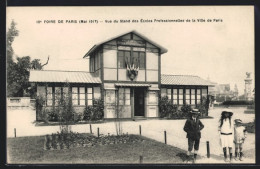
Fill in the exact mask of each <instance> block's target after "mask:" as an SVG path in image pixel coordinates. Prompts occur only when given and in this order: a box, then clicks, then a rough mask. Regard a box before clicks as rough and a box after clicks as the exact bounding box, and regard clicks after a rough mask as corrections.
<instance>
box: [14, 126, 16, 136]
mask: <svg viewBox="0 0 260 169" xmlns="http://www.w3.org/2000/svg"><path fill="white" fill-rule="evenodd" d="M14 137H16V128H14Z"/></svg>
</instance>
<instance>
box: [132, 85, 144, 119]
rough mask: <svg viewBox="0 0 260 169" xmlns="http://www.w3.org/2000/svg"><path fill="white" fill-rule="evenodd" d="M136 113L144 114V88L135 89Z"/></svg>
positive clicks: (138, 114)
mask: <svg viewBox="0 0 260 169" xmlns="http://www.w3.org/2000/svg"><path fill="white" fill-rule="evenodd" d="M134 115H135V116H144V88H135V89H134Z"/></svg>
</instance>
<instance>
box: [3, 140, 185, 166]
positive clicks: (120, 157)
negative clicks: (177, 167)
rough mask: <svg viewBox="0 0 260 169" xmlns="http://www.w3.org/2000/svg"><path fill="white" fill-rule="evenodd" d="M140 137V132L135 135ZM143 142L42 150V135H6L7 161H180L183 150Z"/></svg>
mask: <svg viewBox="0 0 260 169" xmlns="http://www.w3.org/2000/svg"><path fill="white" fill-rule="evenodd" d="M137 137H139V136H137ZM142 138H143V139H145V141H144V142H137V143H132V142H131V143H122V144H112V145H103V146H100V145H97V146H94V147H77V148H71V149H66V150H43V144H44V137H43V136H33V137H17V138H8V139H7V158H8V163H10V164H25V163H27V164H28V163H30V164H47V163H52V164H53V163H54V164H60V163H61V164H65V163H66V164H70V163H76V164H82V163H83V164H91V163H136V164H137V163H139V158H140V156H143V163H174V164H176V163H183V160H184V159H183V157H184V156H185V153H186V152H185V151H184V150H181V149H179V148H176V147H173V146H170V145H165V144H163V143H160V142H157V141H154V140H151V139H148V138H145V137H142Z"/></svg>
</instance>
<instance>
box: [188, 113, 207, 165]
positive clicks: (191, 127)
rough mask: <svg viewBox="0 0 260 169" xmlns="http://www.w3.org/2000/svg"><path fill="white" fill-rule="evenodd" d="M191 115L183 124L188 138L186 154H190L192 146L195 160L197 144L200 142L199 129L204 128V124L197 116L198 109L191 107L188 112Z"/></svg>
mask: <svg viewBox="0 0 260 169" xmlns="http://www.w3.org/2000/svg"><path fill="white" fill-rule="evenodd" d="M190 115H191V117H190V118H189V119H187V120H186V123H185V125H184V128H183V129H184V131H185V132H186V133H187V138H188V152H187V155H188V156H191V151H192V149H193V146H194V156H193V157H194V162H195V161H196V158H197V154H198V150H199V144H200V138H201V132H200V131H201V130H202V129H203V128H204V125H203V124H202V123H201V121H200V120H199V118H198V115H199V110H198V109H193V110H192V111H191V112H190Z"/></svg>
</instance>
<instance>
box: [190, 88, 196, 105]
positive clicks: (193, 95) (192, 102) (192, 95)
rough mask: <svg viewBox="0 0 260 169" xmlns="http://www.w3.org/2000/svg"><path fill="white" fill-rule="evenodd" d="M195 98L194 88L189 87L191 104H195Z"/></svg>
mask: <svg viewBox="0 0 260 169" xmlns="http://www.w3.org/2000/svg"><path fill="white" fill-rule="evenodd" d="M195 100H196V95H195V89H191V104H192V105H195V104H196V102H195Z"/></svg>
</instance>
